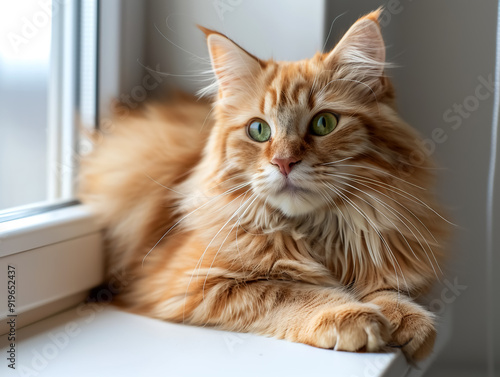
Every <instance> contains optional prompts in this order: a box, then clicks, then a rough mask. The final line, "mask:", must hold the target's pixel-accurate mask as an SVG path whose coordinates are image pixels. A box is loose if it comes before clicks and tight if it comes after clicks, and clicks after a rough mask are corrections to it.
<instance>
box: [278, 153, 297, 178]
mask: <svg viewBox="0 0 500 377" xmlns="http://www.w3.org/2000/svg"><path fill="white" fill-rule="evenodd" d="M299 162H300V160H298V159H296V158H294V157H288V158H276V157H274V158H273V159H272V160H271V164H273V165H276V166H278V167H279V168H280V172H281V174H283V175H284V176H285V177H286V176H288V174H290V172H291V171H292V168H293V167H294V165H297V164H298V163H299Z"/></svg>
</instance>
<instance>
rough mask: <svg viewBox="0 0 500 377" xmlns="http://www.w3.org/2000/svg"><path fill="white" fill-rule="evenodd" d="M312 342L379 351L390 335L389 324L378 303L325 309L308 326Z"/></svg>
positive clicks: (338, 348)
mask: <svg viewBox="0 0 500 377" xmlns="http://www.w3.org/2000/svg"><path fill="white" fill-rule="evenodd" d="M308 333H309V341H308V342H306V343H309V344H311V345H314V346H316V347H321V348H333V349H335V350H337V351H352V352H356V351H367V352H375V351H378V350H380V349H381V348H382V347H383V346H384V345H385V344H386V343H387V341H388V340H389V338H390V335H389V334H390V324H389V322H388V321H387V319H386V318H385V317H384V316H383V315H382V314H381V312H380V310H379V309H378V307H377V306H376V305H373V304H361V303H350V304H345V305H341V306H338V307H335V308H332V309H323V310H322V311H320V312H319V313H316V315H315V316H314V317H313V319H312V322H311V326H310V327H309V329H308Z"/></svg>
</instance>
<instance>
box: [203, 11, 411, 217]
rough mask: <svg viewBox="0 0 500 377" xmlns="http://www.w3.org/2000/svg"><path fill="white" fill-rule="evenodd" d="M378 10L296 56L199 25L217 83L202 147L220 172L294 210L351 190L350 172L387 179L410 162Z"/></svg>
mask: <svg viewBox="0 0 500 377" xmlns="http://www.w3.org/2000/svg"><path fill="white" fill-rule="evenodd" d="M379 14H380V11H376V12H373V13H370V14H369V15H367V16H365V17H362V18H360V19H359V20H358V21H357V22H356V23H355V24H354V25H353V26H352V27H351V28H350V29H349V30H348V31H347V33H346V34H345V35H344V37H343V38H342V39H341V40H340V41H339V42H338V44H337V45H336V46H335V48H333V50H332V51H330V52H327V53H317V54H316V55H315V56H314V57H312V58H311V59H307V60H301V61H297V62H281V61H274V60H267V61H264V60H261V59H259V58H257V57H255V56H253V55H252V54H250V53H248V52H246V51H245V50H244V49H243V48H241V47H240V46H238V45H237V44H236V43H234V42H233V41H231V40H230V39H229V38H227V37H225V36H224V35H222V34H220V33H217V32H214V31H210V30H207V29H204V31H205V33H206V35H207V43H208V47H209V52H210V57H211V61H212V66H213V69H214V71H215V75H216V77H217V85H218V97H217V101H216V105H215V114H216V119H217V122H216V125H215V127H214V129H213V131H212V135H211V140H210V143H209V148H208V149H207V150H208V152H207V153H209V154H210V156H209V157H210V160H211V162H212V164H214V165H215V166H216V168H215V170H216V171H218V172H224V173H225V176H224V177H222V178H224V179H228V178H231V176H232V175H233V176H234V175H238V176H239V177H240V179H241V180H243V181H248V182H251V187H252V191H253V193H255V194H256V195H258V196H260V197H262V198H265V200H266V203H268V204H269V205H271V206H272V207H274V208H276V209H279V210H280V211H281V212H282V213H284V214H285V215H287V216H300V215H304V214H308V213H311V212H313V211H317V210H320V209H322V208H324V209H328V208H333V205H335V201H337V200H344V199H345V197H352V195H348V192H349V191H354V189H351V188H349V185H351V186H352V184H353V183H354V180H355V179H356V178H365V179H379V178H381V179H384V178H387V177H388V176H392V175H397V172H396V171H395V170H396V169H399V168H400V167H401V166H402V164H403V165H405V164H407V163H409V162H408V158H409V155H410V154H411V152H412V150H414V149H415V148H418V146H417V145H416V141H415V139H416V137H415V135H414V134H413V132H412V131H411V129H409V128H408V126H406V125H405V124H404V123H402V122H401V120H400V119H399V118H398V117H397V115H396V113H395V110H394V105H393V100H394V98H393V97H394V96H393V89H392V86H391V84H390V82H389V80H388V78H387V77H386V75H385V70H386V67H387V65H386V62H385V45H384V41H383V38H382V34H381V31H380V26H379V24H378V17H379ZM377 170H378V171H380V172H382V173H377ZM377 174H379V175H381V177H377V176H376V175H377ZM356 176H357V177H356ZM354 194H356V191H354ZM345 200H348V199H345Z"/></svg>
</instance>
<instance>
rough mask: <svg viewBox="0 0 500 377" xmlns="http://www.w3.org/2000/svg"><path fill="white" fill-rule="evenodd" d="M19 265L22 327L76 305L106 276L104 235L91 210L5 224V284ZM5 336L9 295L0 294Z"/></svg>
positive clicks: (1, 275) (0, 273)
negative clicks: (8, 272) (9, 268)
mask: <svg viewBox="0 0 500 377" xmlns="http://www.w3.org/2000/svg"><path fill="white" fill-rule="evenodd" d="M8 266H13V267H15V288H16V302H15V314H17V316H18V317H17V327H18V328H20V327H22V326H26V325H28V324H29V323H32V322H34V321H37V320H40V319H42V318H45V317H47V316H49V315H51V314H53V313H55V312H57V311H61V310H63V309H66V308H68V307H71V306H73V305H75V304H76V303H77V302H79V301H81V300H82V297H83V296H84V295H85V294H86V292H88V290H89V289H91V288H93V287H95V286H97V285H99V284H101V283H102V281H103V277H104V255H103V248H102V235H101V231H100V229H99V227H98V226H97V225H96V224H95V222H94V221H93V217H92V214H91V213H90V211H89V210H88V209H87V208H86V207H85V206H82V205H75V206H70V207H66V208H61V209H57V210H53V211H48V212H45V213H42V214H38V215H34V216H29V217H25V218H21V219H18V220H12V221H8V222H4V223H0V286H1V287H3V289H5V290H6V289H7V280H8V279H7V276H8V275H7V270H8ZM0 298H1V302H0V335H2V334H5V333H6V331H7V329H8V326H7V314H9V312H8V307H7V295H3V294H2V295H0Z"/></svg>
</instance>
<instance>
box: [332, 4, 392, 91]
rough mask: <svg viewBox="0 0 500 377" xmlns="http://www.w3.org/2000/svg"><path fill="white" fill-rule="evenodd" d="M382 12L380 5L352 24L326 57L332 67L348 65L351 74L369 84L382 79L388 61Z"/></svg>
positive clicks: (347, 69)
mask: <svg viewBox="0 0 500 377" xmlns="http://www.w3.org/2000/svg"><path fill="white" fill-rule="evenodd" d="M381 12H382V9H381V8H379V9H378V10H376V11H374V12H371V13H369V14H367V15H366V16H364V17H361V18H360V19H359V20H357V21H356V22H355V23H354V25H352V26H351V28H350V29H349V30H348V31H347V33H345V35H344V36H343V38H342V39H341V40H340V42H339V43H337V45H336V46H335V48H334V49H333V50H332V51H331V52H329V53H328V54H326V56H325V58H324V59H325V60H324V61H325V64H326V65H327V66H328V67H329V69H336V68H337V69H338V68H342V67H345V68H346V71H348V72H349V73H350V74H349V76H353V75H354V76H357V77H356V80H359V81H361V82H363V83H365V84H367V85H369V86H371V85H373V84H376V83H377V82H379V81H380V80H379V78H380V77H381V76H382V75H383V73H384V68H385V67H386V65H387V64H386V62H385V43H384V39H383V38H382V33H381V31H380V24H379V22H378V19H379V17H380V14H381Z"/></svg>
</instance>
